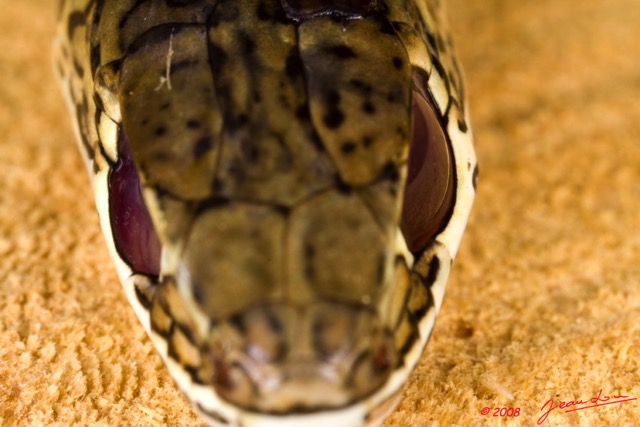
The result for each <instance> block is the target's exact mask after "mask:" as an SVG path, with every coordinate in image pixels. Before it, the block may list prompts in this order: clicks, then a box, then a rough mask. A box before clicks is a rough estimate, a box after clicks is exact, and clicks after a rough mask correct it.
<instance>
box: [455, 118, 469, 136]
mask: <svg viewBox="0 0 640 427" xmlns="http://www.w3.org/2000/svg"><path fill="white" fill-rule="evenodd" d="M458 129H460V132H462V133H467V131H468V130H469V126H467V122H466V121H465V120H463V119H460V120H458Z"/></svg>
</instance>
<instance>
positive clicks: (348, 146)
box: [340, 142, 356, 154]
mask: <svg viewBox="0 0 640 427" xmlns="http://www.w3.org/2000/svg"><path fill="white" fill-rule="evenodd" d="M355 150H356V144H354V143H353V142H345V143H344V144H342V146H341V147H340V151H342V152H343V153H344V154H351V153H353V152H354V151H355Z"/></svg>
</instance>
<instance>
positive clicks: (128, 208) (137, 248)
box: [109, 130, 161, 276]
mask: <svg viewBox="0 0 640 427" xmlns="http://www.w3.org/2000/svg"><path fill="white" fill-rule="evenodd" d="M118 155H119V157H120V160H118V164H117V165H116V167H115V168H114V169H113V170H112V171H111V173H110V174H109V216H110V219H111V229H112V232H113V237H114V239H115V243H116V249H117V250H118V252H119V253H120V255H121V256H122V257H123V258H124V260H125V261H126V262H127V264H129V266H130V267H131V268H132V269H133V271H135V272H137V273H144V274H149V275H154V276H157V275H159V274H160V248H161V246H160V240H159V239H158V236H157V234H156V232H155V229H154V227H153V223H152V222H151V217H150V216H149V212H148V211H147V207H146V205H145V204H144V200H143V199H142V192H141V190H140V180H139V178H138V173H137V171H136V167H135V164H134V163H133V159H132V158H131V151H130V148H129V142H128V141H127V138H126V136H125V135H124V132H123V131H122V130H121V131H120V132H119V133H118Z"/></svg>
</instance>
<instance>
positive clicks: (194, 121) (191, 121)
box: [187, 119, 202, 129]
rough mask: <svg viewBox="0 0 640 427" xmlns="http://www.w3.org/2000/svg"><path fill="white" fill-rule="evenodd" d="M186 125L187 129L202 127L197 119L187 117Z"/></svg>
mask: <svg viewBox="0 0 640 427" xmlns="http://www.w3.org/2000/svg"><path fill="white" fill-rule="evenodd" d="M187 127H188V128H189V129H200V128H201V127H202V123H200V120H197V119H189V120H187Z"/></svg>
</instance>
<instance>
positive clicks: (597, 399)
mask: <svg viewBox="0 0 640 427" xmlns="http://www.w3.org/2000/svg"><path fill="white" fill-rule="evenodd" d="M636 399H637V398H636V397H629V396H618V395H613V396H603V395H602V389H600V391H599V392H598V395H597V396H594V397H592V398H590V399H587V400H582V399H580V400H570V401H568V402H562V401H561V402H558V403H555V402H554V401H553V398H551V399H549V400H547V401H546V402H544V405H542V408H540V410H541V411H544V413H543V414H542V416H541V417H540V418H538V425H540V424H542V423H544V422H545V420H546V419H547V417H548V416H549V414H550V413H551V412H552V411H554V410H556V409H564V410H565V411H564V412H565V413H566V412H574V411H579V410H581V409H587V408H595V407H596V406H604V405H613V404H614V403H622V402H629V401H631V400H636Z"/></svg>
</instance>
